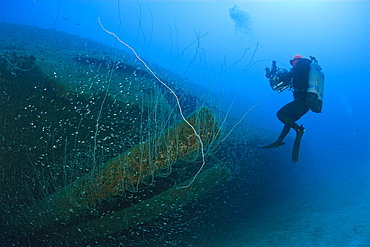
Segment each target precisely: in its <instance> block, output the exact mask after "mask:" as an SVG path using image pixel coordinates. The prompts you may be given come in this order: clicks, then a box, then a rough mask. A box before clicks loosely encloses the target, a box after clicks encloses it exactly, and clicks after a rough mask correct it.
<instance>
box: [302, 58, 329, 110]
mask: <svg viewBox="0 0 370 247" xmlns="http://www.w3.org/2000/svg"><path fill="white" fill-rule="evenodd" d="M310 59H311V61H312V63H311V65H310V71H309V74H308V89H307V95H306V104H307V105H308V106H309V107H310V108H311V111H313V112H316V113H321V111H322V104H323V98H324V80H325V76H324V73H323V72H322V69H321V66H320V65H319V63H318V62H317V60H316V58H315V57H312V56H310Z"/></svg>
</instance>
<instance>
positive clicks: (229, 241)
mask: <svg viewBox="0 0 370 247" xmlns="http://www.w3.org/2000/svg"><path fill="white" fill-rule="evenodd" d="M364 164H369V160H367V162H366V161H364ZM321 179H324V180H323V181H321V182H318V183H317V184H312V185H311V186H310V185H309V184H305V185H304V186H303V187H302V188H299V187H298V188H290V189H289V188H288V189H286V190H285V191H280V193H281V196H278V197H276V198H274V199H271V200H267V201H265V202H263V203H262V205H261V207H259V208H258V209H254V210H253V211H251V212H249V213H248V214H249V217H248V218H244V219H243V218H242V219H241V220H240V222H239V223H236V224H234V225H233V226H229V227H230V228H229V230H228V231H223V232H222V234H218V235H217V236H216V239H215V241H214V244H213V245H212V246H214V247H247V246H251V247H262V246H273V247H280V246H281V247H283V246H284V247H285V246H300V247H302V246H319V247H336V246H353V247H368V246H370V210H369V200H370V189H369V183H370V180H369V169H358V170H354V171H352V172H349V173H342V174H340V173H337V174H333V175H331V176H330V177H329V176H326V177H322V178H321ZM289 190H290V191H289Z"/></svg>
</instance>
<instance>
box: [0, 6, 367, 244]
mask: <svg viewBox="0 0 370 247" xmlns="http://www.w3.org/2000/svg"><path fill="white" fill-rule="evenodd" d="M369 12H370V2H369V1H286V2H285V1H269V2H265V1H125V0H121V1H119V0H84V1H82V0H81V1H76V0H59V1H58V0H3V1H1V3H0V22H5V23H18V24H25V25H31V26H37V27H42V28H48V29H55V30H60V31H65V32H68V33H71V34H75V35H79V36H82V37H86V38H90V39H92V40H96V41H98V42H101V43H104V44H107V45H110V46H113V47H116V48H119V49H123V50H125V51H127V52H131V51H130V50H129V49H127V47H125V46H124V45H123V44H121V43H119V42H117V40H116V39H115V38H114V37H113V36H111V35H109V34H108V33H106V32H104V31H103V30H102V27H101V26H100V25H99V22H98V18H100V20H101V23H102V24H103V25H104V27H105V28H106V29H108V30H109V31H112V32H115V33H116V34H117V35H118V36H119V37H120V39H121V40H122V41H124V42H125V43H127V44H128V45H129V46H131V47H132V48H134V49H135V51H136V52H137V53H138V54H139V56H140V57H141V58H143V59H145V60H146V61H150V62H152V63H155V64H157V65H159V66H162V67H164V68H167V69H169V70H170V71H173V72H174V73H177V74H179V75H181V76H183V77H186V78H188V79H189V80H191V81H192V82H194V83H196V84H198V85H200V86H202V87H204V88H206V89H207V90H209V91H212V92H213V93H214V94H215V95H218V96H217V97H218V99H222V105H221V106H222V108H223V109H225V110H228V109H230V110H231V113H232V114H233V116H235V117H236V118H241V117H242V116H243V115H244V114H245V113H246V112H247V111H248V109H249V108H250V107H252V106H253V105H255V104H256V103H257V102H259V101H260V100H261V99H262V98H263V97H264V96H265V95H267V94H269V93H270V92H271V88H270V86H269V82H268V80H267V79H266V78H265V77H264V74H265V71H264V69H265V67H269V66H270V65H271V61H272V60H276V61H278V66H281V67H284V66H286V67H285V68H287V69H289V68H290V67H289V60H290V59H291V58H292V57H293V56H294V55H296V54H301V55H302V56H304V57H309V56H310V55H312V56H315V57H316V58H317V59H318V61H319V63H320V65H321V66H322V68H323V71H324V73H325V76H326V80H325V95H324V106H323V112H322V113H320V114H315V113H312V112H309V113H308V114H306V115H305V116H304V117H303V118H302V119H301V120H299V121H298V123H299V124H303V125H304V126H305V128H306V132H305V135H304V137H303V141H302V150H301V154H302V155H301V159H300V161H299V163H298V164H292V163H290V162H289V158H290V146H291V144H292V143H291V142H292V141H291V140H290V142H289V143H287V146H289V147H283V148H285V149H283V151H282V152H276V151H275V150H272V151H271V152H272V154H274V155H275V154H276V155H279V156H283V155H286V156H287V157H286V159H284V158H283V160H285V161H286V163H284V164H283V165H280V166H281V170H280V172H279V171H277V172H276V177H275V179H274V180H271V181H272V182H271V183H270V184H269V186H271V188H276V189H271V190H269V189H267V188H266V189H264V190H262V191H264V193H267V194H266V195H267V196H266V197H268V198H267V199H266V197H265V198H264V199H261V200H260V201H258V202H255V205H258V206H256V208H258V207H260V209H259V210H257V209H256V208H254V209H249V208H248V210H251V211H252V210H254V211H253V212H257V213H255V214H254V217H256V216H255V215H260V216H261V217H260V218H258V219H257V218H256V219H253V222H257V223H258V222H260V224H257V223H255V224H254V225H253V224H249V223H246V222H248V220H249V219H252V218H253V217H252V218H250V216H248V217H247V216H246V217H245V218H242V219H236V218H237V217H235V215H233V214H232V213H231V212H232V211H233V209H232V207H236V208H237V210H239V211H242V210H243V209H242V208H243V207H244V205H245V204H247V203H246V202H245V199H241V197H244V196H245V197H247V195H243V194H242V193H241V194H238V195H237V196H238V197H239V199H236V198H234V200H233V204H232V206H231V205H230V208H229V210H230V215H233V216H232V217H231V219H229V221H228V224H230V225H233V226H234V227H235V229H239V230H240V229H246V230H245V232H249V233H245V232H243V230H240V231H241V232H240V235H238V234H237V233H235V235H233V234H232V233H230V232H228V229H224V228H223V227H222V226H221V225H222V223H221V222H219V220H217V217H210V218H211V219H210V221H212V220H214V222H215V223H214V224H216V225H217V224H219V225H218V226H216V227H215V229H216V230H215V232H209V231H205V235H207V237H210V238H212V237H214V242H213V243H212V245H208V244H209V243H210V242H212V241H209V242H202V241H200V240H199V242H198V245H196V244H195V245H194V246H370V235H369V234H367V233H366V231H368V230H369V229H370V223H369V222H370V218H369V216H368V214H366V213H364V210H365V211H366V209H367V211H370V208H369V207H368V205H366V200H363V198H364V197H366V196H369V195H370V191H367V190H366V189H364V188H366V185H368V183H369V177H370V176H368V175H370V169H368V166H370V152H369V150H370V130H369V126H370V114H369V113H370V111H369V106H370V104H369V96H368V95H369V92H368V88H369V78H370V77H369V76H370V15H369ZM291 99H292V94H291V92H290V91H288V90H286V91H284V92H282V93H280V94H278V93H277V92H273V93H272V94H270V95H269V96H268V97H267V98H266V99H264V100H263V101H262V102H261V103H260V104H258V105H257V106H256V107H255V108H254V109H253V110H252V111H251V112H250V113H249V114H248V115H246V117H245V119H244V120H245V121H246V122H249V123H252V124H255V125H258V126H261V127H263V128H267V129H270V130H272V131H275V132H276V135H278V133H279V132H280V130H281V128H282V124H281V123H280V122H279V121H278V119H277V118H276V116H275V114H276V112H277V110H278V109H280V107H281V106H283V105H284V104H286V103H288V102H289V101H291ZM291 135H292V134H291ZM271 141H273V140H271ZM261 144H266V143H261ZM267 152H269V151H267ZM270 154H271V153H270ZM280 166H279V167H280ZM261 169H262V168H261ZM240 180H241V179H239V180H237V181H240ZM260 197H261V198H263V195H260ZM328 197H330V198H331V197H332V198H333V199H332V201H327V200H325V198H328ZM308 198H310V199H308ZM315 198H317V200H315ZM323 198H324V199H323ZM338 198H339V199H338ZM351 200H354V201H360V203H358V204H356V207H353V208H351V207H349V206H348V205H347V204H346V205H343V207H342V208H343V211H341V212H340V214H341V215H343V217H344V216H345V215H350V214H352V213H353V212H354V211H356V210H359V212H358V215H359V217H360V218H361V220H359V221H358V222H356V221H355V222H351V223H348V224H353V226H352V225H351V227H348V229H350V230H348V231H350V232H352V234H354V235H356V236H357V237H358V238H354V237H353V236H352V235H351V236H348V237H347V239H348V241H347V242H345V241H344V242H336V241H339V240H338V239H340V237H338V236H343V234H344V233H346V232H347V233H348V231H347V230H346V229H345V227H339V228H338V229H337V230H336V229H335V228H336V227H337V225H336V224H337V223H338V222H339V221H338V222H336V221H334V220H333V221H330V220H328V221H325V222H324V223H322V224H329V225H330V224H333V225H332V227H331V230H330V231H329V230H327V231H324V230H322V229H321V228H320V229H319V228H315V227H313V228H314V229H313V230H312V232H311V233H310V234H311V235H310V236H312V238H311V240H309V239H308V238H307V239H305V238H300V237H299V236H300V235H299V234H302V233H300V232H299V231H298V230H297V227H295V228H293V229H292V228H289V229H288V230H287V231H290V234H289V236H291V237H286V238H285V239H284V238H281V239H280V240H277V239H274V238H273V237H271V236H272V235H273V234H274V233H276V232H278V231H277V230H276V228H274V227H271V228H268V227H265V225H266V224H265V222H266V221H264V218H263V217H264V216H266V219H268V217H270V219H271V217H272V216H271V214H272V215H274V212H275V211H274V210H277V209H276V208H278V207H281V208H279V210H280V211H279V212H280V213H281V210H284V209H287V210H288V211H289V210H291V212H293V213H294V214H296V215H297V217H299V216H300V214H301V213H302V215H305V214H304V212H306V211H305V210H306V209H307V208H315V207H318V208H320V205H321V203H322V205H321V206H322V208H328V207H330V206H332V205H334V204H335V205H338V204H339V205H340V204H341V203H344V202H343V201H345V202H348V201H351ZM238 202H240V204H238ZM297 202H302V203H301V204H299V206H296V207H295V206H294V205H296V204H295V203H297ZM326 203H327V204H326ZM367 203H368V202H367ZM302 205H306V206H302ZM326 205H328V207H326ZM275 206H276V208H275ZM301 206H302V208H300V207H301ZM347 206H348V209H347ZM218 207H221V206H219V205H218V206H217V207H215V208H216V209H217V208H218ZM226 207H227V206H226ZM251 208H253V206H251ZM364 208H365V209H364ZM300 209H301V210H300ZM199 210H200V209H199ZM246 210H247V209H246ZM333 210H340V209H337V208H336V209H333ZM346 210H348V211H346ZM338 212H339V211H338ZM350 212H351V213H350ZM293 213H292V214H293ZM318 214H320V215H318ZM338 214H339V213H338ZM243 215H249V214H248V213H245V214H244V213H243ZM275 215H276V214H275ZM355 215H356V214H355ZM305 216H307V215H305ZM279 217H281V218H279V219H280V220H279V222H280V223H279V224H280V225H290V223H289V222H296V221H291V218H290V217H293V216H291V214H290V217H288V216H287V215H284V214H283V215H280V216H279ZM301 217H304V216H301ZM325 217H326V218H330V219H331V218H332V215H331V211H329V210H328V211H320V210H319V209H318V211H315V212H312V214H311V218H315V220H316V222H317V221H319V220H322V219H323V218H325ZM333 217H334V216H333ZM354 217H355V216H353V217H351V219H353V218H354ZM364 217H367V218H366V219H364ZM308 218H310V217H308ZM266 219H265V220H266ZM305 219H306V218H305ZM233 220H234V221H233ZM284 220H287V222H285V223H284ZM360 221H361V222H360ZM271 224H276V225H279V224H277V223H271ZM292 224H295V223H292ZM297 224H298V223H297ZM302 224H303V223H302ZM343 224H344V225H345V224H346V222H343ZM298 225H299V224H298ZM355 227H356V228H355ZM235 229H234V230H235ZM248 229H249V230H248ZM258 229H262V230H258ZM353 229H355V230H353ZM364 229H365V230H364ZM196 230H197V231H198V234H196V235H197V238H202V237H201V235H202V234H201V233H199V231H202V229H201V228H199V229H196ZM234 230H233V231H234ZM296 230H297V231H296ZM321 230H322V231H323V233H320V234H316V235H315V234H314V233H315V232H316V233H317V232H320V231H321ZM217 231H219V232H217ZM235 231H236V230H235ZM220 232H221V233H223V234H224V235H225V236H227V239H223V241H224V242H223V243H220V238H219V237H216V235H217V236H218V235H220ZM251 232H255V235H253V234H250V233H251ZM262 232H264V234H261V233H262ZM303 232H304V231H303ZM353 232H355V233H353ZM189 234H190V235H191V233H189ZM248 234H250V235H248ZM279 234H281V232H278V233H276V234H275V236H277V235H279ZM307 234H308V233H307ZM180 235H181V234H180ZM241 235H243V236H247V235H248V239H245V238H243V237H241ZM260 235H261V236H260ZM303 235H304V234H303ZM328 235H330V236H333V237H331V238H330V239H328V238H327V236H328ZM256 236H259V238H257V237H256ZM294 236H296V237H295V238H296V240H294V239H295V238H294ZM177 237H179V236H177ZM268 237H270V239H267V238H268ZM225 238H226V237H225ZM263 238H266V239H264V240H266V241H265V242H263V241H262V240H261V239H263ZM287 239H289V240H287ZM269 241H270V242H269ZM294 241H295V242H294ZM305 241H306V242H305ZM310 241H311V242H310ZM320 241H321V242H320ZM340 241H342V240H340ZM149 242H150V241H149ZM174 243H175V241H173V246H174V245H175V244H174ZM194 243H196V241H195V242H194ZM202 243H203V245H202ZM217 243H219V245H217ZM263 243H264V244H263ZM336 243H345V244H346V245H337V244H336ZM112 246H117V245H112ZM148 246H150V245H148ZM168 246H171V244H170V243H168ZM188 246H190V245H188Z"/></svg>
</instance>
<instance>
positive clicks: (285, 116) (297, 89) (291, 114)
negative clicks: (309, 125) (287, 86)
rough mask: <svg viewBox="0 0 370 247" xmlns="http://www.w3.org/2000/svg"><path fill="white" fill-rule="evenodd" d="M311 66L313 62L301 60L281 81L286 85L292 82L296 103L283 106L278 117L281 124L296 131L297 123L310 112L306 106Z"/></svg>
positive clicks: (305, 59) (281, 77)
mask: <svg viewBox="0 0 370 247" xmlns="http://www.w3.org/2000/svg"><path fill="white" fill-rule="evenodd" d="M310 64H311V60H309V59H307V58H299V59H298V62H297V64H296V65H295V66H294V67H293V68H292V69H291V70H290V71H289V72H288V73H287V74H285V75H282V76H280V81H283V82H286V83H289V82H291V81H292V88H293V97H294V101H292V102H290V103H288V104H286V105H285V106H283V107H282V108H281V109H280V110H279V111H278V112H277V114H276V115H277V117H278V118H279V120H280V121H281V122H283V123H284V124H285V125H287V126H289V127H290V128H293V129H295V130H297V128H298V127H299V126H298V125H297V124H296V123H295V122H296V121H297V120H298V119H300V118H301V117H302V116H303V115H305V114H306V113H307V112H308V111H309V110H310V107H308V106H307V105H306V94H307V88H308V73H309V70H310Z"/></svg>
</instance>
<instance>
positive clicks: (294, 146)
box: [292, 125, 306, 163]
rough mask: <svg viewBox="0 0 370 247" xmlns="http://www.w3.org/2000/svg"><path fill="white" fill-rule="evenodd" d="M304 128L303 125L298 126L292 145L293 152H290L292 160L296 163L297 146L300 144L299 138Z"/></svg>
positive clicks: (300, 138)
mask: <svg viewBox="0 0 370 247" xmlns="http://www.w3.org/2000/svg"><path fill="white" fill-rule="evenodd" d="M305 130H306V129H305V128H303V125H301V127H299V128H298V130H297V135H296V137H295V140H294V145H293V152H292V162H294V163H296V162H298V156H299V148H300V146H301V140H302V136H303V133H304V131H305Z"/></svg>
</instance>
